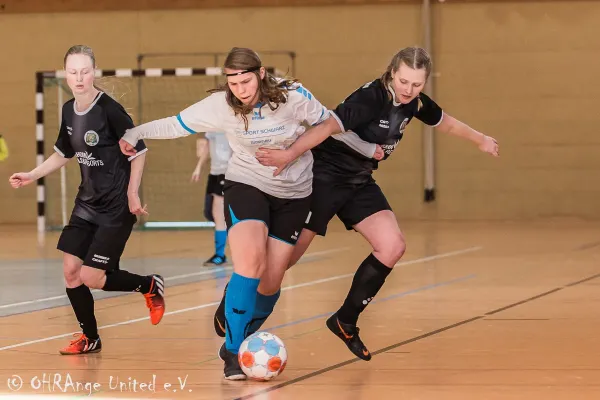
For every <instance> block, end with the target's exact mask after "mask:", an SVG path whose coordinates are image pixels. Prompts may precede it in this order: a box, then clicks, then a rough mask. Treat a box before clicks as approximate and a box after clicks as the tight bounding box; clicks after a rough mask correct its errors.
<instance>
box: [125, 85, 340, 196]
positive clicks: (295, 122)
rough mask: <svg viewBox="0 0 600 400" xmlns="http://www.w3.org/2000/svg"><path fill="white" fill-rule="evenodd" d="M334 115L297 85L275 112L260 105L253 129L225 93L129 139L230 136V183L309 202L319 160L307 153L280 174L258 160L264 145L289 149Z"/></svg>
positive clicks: (251, 122)
mask: <svg viewBox="0 0 600 400" xmlns="http://www.w3.org/2000/svg"><path fill="white" fill-rule="evenodd" d="M329 115H330V112H329V110H327V109H326V108H325V107H324V106H323V105H322V104H321V103H320V102H319V101H318V100H317V99H316V98H315V97H314V96H313V95H312V94H311V93H310V92H308V91H307V90H306V89H305V88H304V87H302V86H301V85H299V84H297V85H295V86H294V87H293V88H291V89H290V90H289V92H288V99H287V102H285V103H282V104H280V105H279V107H278V108H277V109H276V110H275V111H271V109H270V108H269V107H268V105H264V106H263V107H260V106H259V105H257V106H256V107H255V108H254V110H253V111H252V113H251V114H249V115H247V117H248V129H247V130H246V129H245V128H244V121H243V120H242V118H241V117H240V116H239V115H238V116H236V115H235V114H234V112H233V110H232V109H231V107H230V106H229V105H228V104H227V101H226V99H225V92H217V93H214V94H212V95H210V96H209V97H207V98H205V99H203V100H201V101H199V102H198V103H196V104H193V105H191V106H190V107H188V108H186V109H185V110H183V111H181V113H179V115H177V116H175V117H169V118H163V119H160V120H156V121H152V122H148V123H146V124H142V125H139V126H137V127H135V128H132V129H130V130H128V131H127V133H126V134H125V135H124V137H123V138H124V139H125V140H126V141H127V142H128V143H130V144H131V143H137V141H138V140H139V139H143V138H148V139H174V138H176V137H181V136H187V135H190V134H194V133H196V132H214V131H217V132H225V134H226V135H227V140H228V141H229V145H230V146H231V149H232V152H233V154H232V156H231V159H230V160H229V166H228V168H227V172H226V174H225V178H226V179H227V180H231V181H234V182H240V183H244V184H247V185H250V186H253V187H256V188H257V189H259V190H261V191H262V192H264V193H267V194H269V195H271V196H274V197H278V198H304V197H307V196H309V195H310V194H311V193H312V177H313V174H312V165H313V157H312V153H311V152H310V151H307V152H305V153H304V154H302V155H301V156H300V157H299V158H298V159H296V160H295V161H294V162H293V163H291V164H290V165H288V166H287V167H286V168H285V169H284V170H283V171H282V172H281V174H279V175H278V176H273V172H274V171H275V169H276V168H275V167H266V166H264V165H262V164H260V163H259V162H258V160H257V159H256V151H257V150H258V148H260V147H268V148H273V149H286V148H288V147H289V146H290V145H292V144H293V143H294V142H295V141H296V139H297V138H298V137H299V135H300V134H301V133H302V129H298V128H299V127H300V124H301V123H303V122H307V123H308V124H310V125H315V124H318V123H320V122H322V121H324V120H325V119H327V118H328V117H329Z"/></svg>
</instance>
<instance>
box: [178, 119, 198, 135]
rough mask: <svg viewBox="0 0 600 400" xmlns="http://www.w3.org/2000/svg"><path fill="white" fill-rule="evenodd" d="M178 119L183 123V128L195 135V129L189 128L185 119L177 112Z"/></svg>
mask: <svg viewBox="0 0 600 400" xmlns="http://www.w3.org/2000/svg"><path fill="white" fill-rule="evenodd" d="M177 121H179V123H180V124H181V126H183V129H185V130H186V131H188V132H189V133H191V134H192V135H194V134H195V133H196V132H194V131H193V130H191V129H190V128H188V126H187V125H186V124H184V123H183V120H182V119H181V114H177Z"/></svg>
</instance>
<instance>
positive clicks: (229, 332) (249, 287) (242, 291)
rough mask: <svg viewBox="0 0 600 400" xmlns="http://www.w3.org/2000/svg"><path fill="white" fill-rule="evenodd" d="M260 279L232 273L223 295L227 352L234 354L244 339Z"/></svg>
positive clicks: (252, 313) (252, 312)
mask: <svg viewBox="0 0 600 400" xmlns="http://www.w3.org/2000/svg"><path fill="white" fill-rule="evenodd" d="M259 282H260V279H255V278H246V277H244V276H241V275H238V274H237V273H235V272H234V273H233V275H231V279H230V280H229V286H228V287H227V294H226V295H225V320H226V327H227V328H226V338H225V347H226V348H227V350H229V351H231V352H233V353H236V354H237V352H238V351H239V349H240V345H241V344H242V342H243V341H244V339H246V334H247V332H248V325H249V324H250V321H251V320H252V315H254V306H255V304H256V293H257V292H256V289H258V284H259Z"/></svg>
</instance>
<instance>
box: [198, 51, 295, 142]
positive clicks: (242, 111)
mask: <svg viewBox="0 0 600 400" xmlns="http://www.w3.org/2000/svg"><path fill="white" fill-rule="evenodd" d="M260 67H262V62H261V60H260V57H259V56H258V54H257V53H256V52H255V51H254V50H252V49H248V48H241V47H234V48H232V49H231V51H230V52H229V54H228V55H227V58H226V59H225V62H224V63H223V69H225V68H228V69H240V70H249V69H254V71H252V72H251V73H253V74H254V75H256V78H257V79H258V101H259V102H260V103H262V104H264V105H268V106H269V108H270V109H271V110H276V109H277V108H279V105H280V104H282V103H285V102H287V96H288V90H289V89H293V84H294V83H297V82H298V80H297V79H277V78H275V77H274V76H273V75H271V74H270V73H269V72H268V71H265V77H264V78H263V79H260ZM208 92H209V93H216V92H225V98H226V99H227V104H229V106H230V107H231V108H232V109H233V111H234V113H235V115H238V114H239V115H240V116H241V117H242V119H243V120H244V127H245V129H246V130H248V117H247V115H248V114H250V113H251V112H252V109H253V106H249V105H246V104H244V103H242V102H241V101H240V100H239V99H238V98H237V97H235V95H234V94H233V92H232V91H231V89H230V88H229V85H228V84H227V82H226V83H225V84H223V85H221V86H219V87H217V88H216V89H212V90H209V91H208ZM261 107H262V106H261Z"/></svg>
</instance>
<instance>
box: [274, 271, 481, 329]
mask: <svg viewBox="0 0 600 400" xmlns="http://www.w3.org/2000/svg"><path fill="white" fill-rule="evenodd" d="M476 276H477V275H475V274H471V275H466V276H463V277H460V278H456V279H451V280H449V281H444V282H439V283H434V284H431V285H427V286H421V287H419V288H416V289H411V290H407V291H406V292H400V293H396V294H393V295H391V296H388V297H384V298H382V299H375V300H373V301H372V302H371V303H370V304H374V303H382V302H384V301H389V300H394V299H398V298H400V297H405V296H408V295H410V294H414V293H419V292H424V291H426V290H430V289H436V288H438V287H442V286H448V285H452V284H453V283H458V282H464V281H468V280H469V279H473V278H475V277H476ZM333 313H335V311H332V312H329V313H325V314H319V315H315V316H313V317H308V318H304V319H299V320H296V321H292V322H288V323H285V324H282V325H277V326H274V327H272V328H267V329H264V330H265V331H267V332H268V331H273V330H276V329H281V328H285V327H286V326H292V325H297V324H301V323H303V322H308V321H313V320H315V319H319V318H324V317H329V316H330V315H331V314H333Z"/></svg>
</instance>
